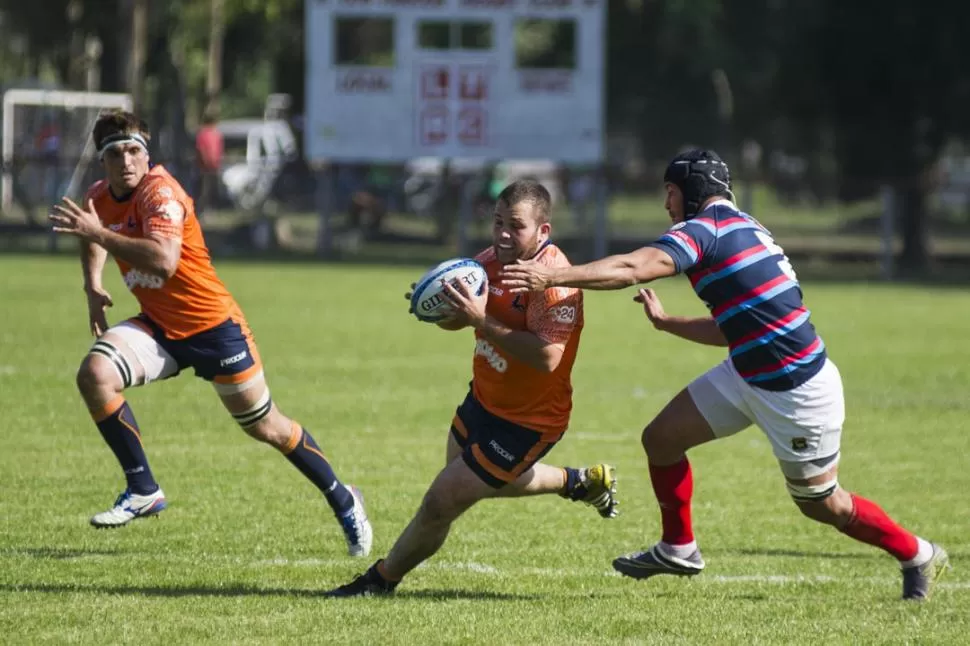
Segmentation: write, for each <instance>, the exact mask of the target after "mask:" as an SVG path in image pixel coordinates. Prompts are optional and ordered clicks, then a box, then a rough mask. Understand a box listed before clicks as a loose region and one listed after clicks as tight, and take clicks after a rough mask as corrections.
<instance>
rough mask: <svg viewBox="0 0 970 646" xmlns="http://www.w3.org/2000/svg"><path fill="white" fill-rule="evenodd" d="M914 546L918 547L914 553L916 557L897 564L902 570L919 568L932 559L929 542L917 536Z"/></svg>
mask: <svg viewBox="0 0 970 646" xmlns="http://www.w3.org/2000/svg"><path fill="white" fill-rule="evenodd" d="M916 544H917V546H918V547H919V549H918V550H917V552H916V556H914V557H913V558H911V559H910V560H908V561H900V562H899V567H901V568H903V569H904V570H905V569H906V568H911V567H919V566H921V565H923V564H924V563H926V562H927V561H929V560H930V559H931V558H932V557H933V546H932V545H930V542H929V541H927V540H923V539H922V538H920V537H919V536H917V537H916Z"/></svg>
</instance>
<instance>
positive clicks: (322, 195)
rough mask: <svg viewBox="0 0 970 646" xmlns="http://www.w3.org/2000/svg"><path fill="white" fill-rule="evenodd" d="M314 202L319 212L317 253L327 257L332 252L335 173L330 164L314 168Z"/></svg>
mask: <svg viewBox="0 0 970 646" xmlns="http://www.w3.org/2000/svg"><path fill="white" fill-rule="evenodd" d="M315 175H316V182H317V185H316V194H315V196H314V197H315V202H316V207H317V213H319V214H320V230H319V232H318V233H317V255H318V256H319V257H321V258H329V257H330V256H331V254H332V252H333V201H334V193H335V187H334V184H335V183H336V178H337V174H336V172H335V171H334V167H333V165H331V164H322V165H320V166H318V167H317V168H316V173H315Z"/></svg>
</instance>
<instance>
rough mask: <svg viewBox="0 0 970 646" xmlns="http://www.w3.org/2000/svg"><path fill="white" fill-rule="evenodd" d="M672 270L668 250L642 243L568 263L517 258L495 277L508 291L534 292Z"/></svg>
mask: <svg viewBox="0 0 970 646" xmlns="http://www.w3.org/2000/svg"><path fill="white" fill-rule="evenodd" d="M676 273H677V269H676V266H675V265H674V261H673V258H671V257H670V255H669V254H667V253H666V252H665V251H662V250H660V249H657V248H655V247H643V248H641V249H637V250H636V251H633V252H631V253H626V254H619V255H615V256H607V257H606V258H602V259H600V260H596V261H594V262H591V263H587V264H585V265H574V266H572V267H550V266H548V265H543V264H541V263H539V262H536V261H535V260H518V261H516V263H515V264H513V265H506V266H505V267H504V268H503V269H502V271H501V272H499V278H500V280H501V282H502V284H503V285H505V286H506V287H508V288H509V289H510V291H512V292H537V291H543V290H545V289H548V288H549V287H580V288H582V289H602V290H605V289H623V288H624V287H632V286H633V285H639V284H642V283H647V282H650V281H651V280H656V279H657V278H665V277H667V276H673V275H674V274H676Z"/></svg>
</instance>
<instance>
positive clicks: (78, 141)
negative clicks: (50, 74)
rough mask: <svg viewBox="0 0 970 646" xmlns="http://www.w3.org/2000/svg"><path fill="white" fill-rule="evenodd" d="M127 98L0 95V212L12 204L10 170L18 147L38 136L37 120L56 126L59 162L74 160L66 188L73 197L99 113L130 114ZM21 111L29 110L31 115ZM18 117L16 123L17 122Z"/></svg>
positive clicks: (43, 92) (41, 93)
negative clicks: (0, 164)
mask: <svg viewBox="0 0 970 646" xmlns="http://www.w3.org/2000/svg"><path fill="white" fill-rule="evenodd" d="M132 106H133V102H132V99H131V96H130V95H128V94H120V93H107V92H70V91H61V90H32V89H12V90H7V91H6V92H5V93H4V95H3V130H2V135H0V137H2V139H0V141H2V145H0V149H2V162H3V177H2V182H0V209H2V210H3V211H8V210H9V209H10V208H11V206H12V204H13V193H14V191H13V188H14V187H13V182H14V175H13V172H12V166H13V164H14V162H15V160H16V159H17V157H18V155H19V154H20V151H19V150H18V144H22V143H23V142H25V141H33V140H35V139H36V138H37V137H38V136H40V135H41V133H39V132H36V130H37V129H38V127H39V123H38V122H39V120H45V123H47V122H49V123H55V124H60V126H61V128H60V130H58V136H57V144H56V146H57V150H56V152H55V154H57V155H59V157H60V159H64V158H68V159H70V158H76V159H77V163H76V165H75V166H74V169H73V172H72V173H71V176H70V182H69V183H68V184H67V190H65V191H64V193H65V194H67V195H74V196H76V195H77V193H78V192H79V190H80V189H81V188H82V187H81V186H80V184H81V182H82V181H83V180H84V175H85V170H86V168H87V166H88V164H90V162H91V161H92V160H94V158H95V151H94V145H93V144H92V142H91V137H90V132H91V127H92V126H93V125H94V121H95V120H96V119H97V117H98V115H99V114H100V113H101V111H102V110H113V109H121V110H129V111H130V110H131V109H132ZM24 108H33V118H31V116H30V115H31V113H29V112H25V111H24ZM18 116H19V119H18Z"/></svg>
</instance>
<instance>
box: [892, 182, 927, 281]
mask: <svg viewBox="0 0 970 646" xmlns="http://www.w3.org/2000/svg"><path fill="white" fill-rule="evenodd" d="M896 192H897V198H898V204H899V208H898V211H897V213H898V215H899V231H900V233H901V234H902V236H903V254H902V257H901V258H900V265H901V267H902V269H903V270H904V271H906V272H910V273H912V272H923V271H926V270H927V269H929V265H930V249H929V214H928V213H927V209H926V201H927V200H926V198H927V195H926V187H925V186H924V185H923V182H920V181H916V180H915V179H914V180H911V181H909V182H907V183H905V184H904V185H903V186H899V187H897V189H896Z"/></svg>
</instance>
